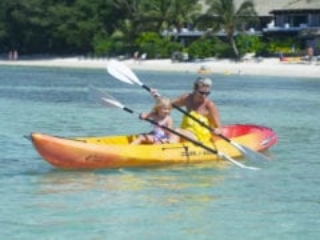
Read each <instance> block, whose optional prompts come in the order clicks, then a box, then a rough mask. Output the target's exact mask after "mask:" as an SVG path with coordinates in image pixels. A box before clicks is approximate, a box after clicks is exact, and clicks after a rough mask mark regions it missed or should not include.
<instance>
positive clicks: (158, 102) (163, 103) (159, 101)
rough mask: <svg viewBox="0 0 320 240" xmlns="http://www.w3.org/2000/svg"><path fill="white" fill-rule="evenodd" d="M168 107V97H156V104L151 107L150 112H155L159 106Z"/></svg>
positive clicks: (170, 106) (169, 105) (169, 104)
mask: <svg viewBox="0 0 320 240" xmlns="http://www.w3.org/2000/svg"><path fill="white" fill-rule="evenodd" d="M162 107H168V108H170V109H171V108H172V105H171V101H170V99H169V98H157V100H156V104H155V105H154V106H153V108H152V113H157V112H158V110H159V108H162Z"/></svg>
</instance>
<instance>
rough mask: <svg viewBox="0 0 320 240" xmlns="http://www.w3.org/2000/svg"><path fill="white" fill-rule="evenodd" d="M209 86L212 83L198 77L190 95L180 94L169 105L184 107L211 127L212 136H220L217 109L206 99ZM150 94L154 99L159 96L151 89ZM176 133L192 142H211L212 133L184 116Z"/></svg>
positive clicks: (209, 80) (220, 130)
mask: <svg viewBox="0 0 320 240" xmlns="http://www.w3.org/2000/svg"><path fill="white" fill-rule="evenodd" d="M211 86H212V81H211V79H210V78H203V77H199V78H197V79H196V81H195V82H194V86H193V91H192V92H191V93H185V94H182V95H181V96H179V97H178V98H176V99H173V100H171V104H172V105H173V106H178V107H185V108H186V110H187V112H189V114H191V115H192V116H194V117H195V118H197V119H199V120H200V121H201V122H203V123H204V124H206V125H207V126H210V127H212V128H213V129H214V130H213V133H214V134H221V133H222V125H221V121H220V116H219V111H218V108H217V106H216V104H215V103H214V102H213V101H212V100H210V99H209V98H208V96H209V94H210V92H211ZM151 93H152V95H153V96H154V97H155V98H156V97H158V96H160V95H159V93H158V91H157V90H156V89H152V91H151ZM176 131H178V132H179V133H181V134H183V135H185V136H186V137H189V138H191V139H193V140H197V141H201V142H208V141H211V140H212V132H211V131H210V130H208V129H207V128H205V127H203V126H201V124H199V123H198V122H196V121H195V120H193V119H192V118H190V117H188V116H186V115H185V116H184V117H183V119H182V122H181V128H180V129H176ZM176 137H177V136H176ZM177 141H179V139H175V140H173V142H177Z"/></svg>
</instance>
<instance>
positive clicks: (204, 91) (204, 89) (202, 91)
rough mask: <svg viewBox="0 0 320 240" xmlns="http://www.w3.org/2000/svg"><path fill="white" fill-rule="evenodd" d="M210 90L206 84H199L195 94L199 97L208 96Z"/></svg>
mask: <svg viewBox="0 0 320 240" xmlns="http://www.w3.org/2000/svg"><path fill="white" fill-rule="evenodd" d="M210 90H211V88H210V87H209V86H206V85H202V86H199V87H198V88H197V89H196V90H195V92H196V95H197V96H199V97H201V98H206V97H207V96H209V94H210Z"/></svg>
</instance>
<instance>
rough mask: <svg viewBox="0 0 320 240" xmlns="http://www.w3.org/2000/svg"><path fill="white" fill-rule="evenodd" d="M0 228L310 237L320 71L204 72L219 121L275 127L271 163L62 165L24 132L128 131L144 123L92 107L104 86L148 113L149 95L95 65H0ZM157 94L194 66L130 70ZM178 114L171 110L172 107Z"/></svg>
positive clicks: (56, 235) (183, 87)
mask: <svg viewBox="0 0 320 240" xmlns="http://www.w3.org/2000/svg"><path fill="white" fill-rule="evenodd" d="M0 73H1V74H0V113H1V115H0V124H1V132H0V149H1V157H0V165H1V167H0V193H1V198H0V208H1V215H0V226H1V227H0V236H2V238H3V239H69V238H73V239H239V240H242V239H243V240H248V239H281V240H287V239H288V240H289V239H290V240H292V239H304V240H305V239H318V238H319V237H320V218H319V216H320V210H319V209H320V192H319V190H318V189H319V184H320V178H319V169H320V162H319V157H318V153H317V150H318V148H319V142H320V134H319V133H320V127H319V126H320V124H319V123H318V120H319V119H320V113H319V112H320V111H319V103H320V100H319V92H320V81H319V79H303V78H277V77H262V76H261V77H253V76H242V75H240V76H238V75H212V78H213V79H214V90H213V93H212V95H211V96H210V97H211V98H212V99H214V100H215V101H216V103H217V105H218V106H219V109H220V114H221V119H222V121H223V123H225V124H229V123H254V124H260V125H265V126H268V127H271V128H273V129H274V130H275V131H276V132H277V134H278V136H279V142H278V144H277V145H275V146H274V147H273V148H272V149H271V150H270V151H268V152H267V154H268V156H269V157H270V158H272V161H270V162H267V163H253V162H249V161H246V162H244V163H245V164H247V165H255V166H259V167H261V168H262V170H260V171H250V170H244V169H240V168H238V167H236V166H233V165H230V166H228V167H227V168H223V169H221V168H220V169H218V168H214V167H213V166H210V165H205V166H203V165H199V166H175V167H164V168H156V169H144V168H140V169H119V170H97V171H62V170H58V169H55V168H54V167H52V166H51V165H49V164H47V163H46V162H45V161H44V160H42V159H41V158H40V157H39V155H38V154H37V153H36V151H35V150H34V149H33V147H32V145H31V143H30V142H29V141H28V140H27V139H26V138H24V136H27V135H28V134H30V133H31V132H44V133H48V134H52V135H59V136H87V135H105V134H107V135H109V134H110V135H111V134H126V133H135V132H140V131H145V129H149V128H150V126H149V125H148V124H147V123H145V122H143V121H140V120H138V119H137V118H136V116H134V115H129V114H128V113H126V112H124V111H121V110H119V109H108V108H104V107H101V106H99V105H97V104H95V103H94V102H93V101H92V100H90V98H89V97H88V91H87V87H88V85H89V84H93V85H95V86H97V87H100V88H104V89H106V90H108V91H109V93H111V94H112V95H113V96H114V97H116V98H117V99H119V100H120V101H121V102H122V103H124V104H125V105H127V106H128V107H130V108H132V109H135V110H137V111H147V110H149V109H150V107H151V102H150V96H149V94H148V93H146V92H145V91H144V90H143V89H141V88H140V87H138V86H133V85H127V84H124V83H122V82H119V81H117V80H114V79H112V78H111V77H110V76H108V75H107V73H106V72H105V71H104V70H76V69H59V68H56V69H55V68H53V69H46V68H21V67H19V68H18V67H17V68H15V67H0ZM137 74H138V76H139V78H140V79H141V80H142V81H143V82H144V83H145V84H146V85H148V86H151V87H155V88H158V89H159V90H160V92H161V93H162V94H163V95H167V96H170V97H173V96H177V95H179V94H181V93H183V92H185V91H188V90H190V89H191V86H192V81H193V79H194V78H195V77H196V75H195V74H191V73H181V74H177V73H174V74H173V73H151V72H149V73H148V72H137ZM173 116H174V119H175V120H176V123H178V122H179V119H180V118H181V115H180V113H178V112H174V113H173Z"/></svg>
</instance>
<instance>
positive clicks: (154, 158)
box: [31, 124, 278, 169]
mask: <svg viewBox="0 0 320 240" xmlns="http://www.w3.org/2000/svg"><path fill="white" fill-rule="evenodd" d="M223 134H224V135H225V136H226V137H228V138H230V139H232V141H234V142H236V143H238V144H241V145H243V146H246V147H248V148H250V149H252V150H254V151H265V150H267V149H269V148H270V147H271V146H273V145H274V144H276V142H277V141H278V137H277V135H276V133H275V132H274V131H273V130H272V129H270V128H267V127H263V126H257V125H251V124H234V125H228V126H225V127H224V129H223ZM135 137H136V135H128V136H101V137H79V138H64V137H56V136H51V135H47V134H42V133H32V134H31V140H32V143H33V145H34V147H35V149H36V150H37V152H38V153H39V155H40V156H41V157H42V158H43V159H44V160H46V161H47V162H48V163H50V164H51V165H53V166H55V167H57V168H61V169H107V168H127V167H151V166H166V165H173V164H197V163H206V162H213V163H214V162H216V163H219V162H220V161H223V160H221V159H220V158H219V157H218V156H217V155H216V154H214V153H212V152H209V151H207V150H205V149H203V148H202V147H199V146H196V145H194V144H192V143H189V142H182V143H176V144H155V145H151V144H148V145H130V142H131V141H132V140H133V139H134V138H135ZM205 145H206V146H208V147H210V148H212V149H217V150H218V151H219V152H223V153H224V154H226V155H228V156H230V157H233V158H238V157H242V154H241V153H240V152H239V151H238V149H236V148H235V147H234V146H232V145H231V144H230V143H228V142H226V141H224V140H222V139H219V138H216V139H215V141H214V142H210V143H207V144H205Z"/></svg>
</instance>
